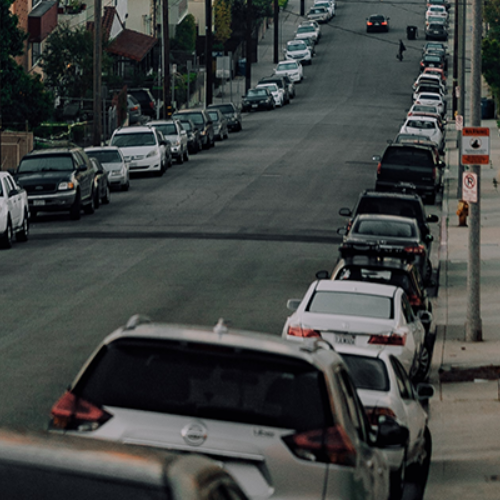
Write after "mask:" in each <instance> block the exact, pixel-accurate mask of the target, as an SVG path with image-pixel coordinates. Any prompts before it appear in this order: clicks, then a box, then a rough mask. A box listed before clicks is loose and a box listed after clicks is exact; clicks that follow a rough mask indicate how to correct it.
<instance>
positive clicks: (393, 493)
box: [389, 450, 406, 500]
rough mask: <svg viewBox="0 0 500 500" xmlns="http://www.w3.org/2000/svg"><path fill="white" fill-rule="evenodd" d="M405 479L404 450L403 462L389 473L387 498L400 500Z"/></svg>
mask: <svg viewBox="0 0 500 500" xmlns="http://www.w3.org/2000/svg"><path fill="white" fill-rule="evenodd" d="M405 480H406V450H405V454H404V459H403V463H402V464H401V467H400V468H399V469H398V470H396V471H391V472H390V473H389V500H401V497H402V496H403V490H404V485H405Z"/></svg>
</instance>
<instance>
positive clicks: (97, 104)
mask: <svg viewBox="0 0 500 500" xmlns="http://www.w3.org/2000/svg"><path fill="white" fill-rule="evenodd" d="M101 17H102V11H101V0H95V1H94V102H93V111H94V119H93V123H92V131H93V133H92V144H93V145H94V146H100V145H101V138H102V21H101Z"/></svg>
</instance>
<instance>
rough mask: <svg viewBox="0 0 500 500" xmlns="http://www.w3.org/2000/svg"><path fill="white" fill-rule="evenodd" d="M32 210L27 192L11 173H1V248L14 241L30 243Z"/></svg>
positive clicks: (7, 246)
mask: <svg viewBox="0 0 500 500" xmlns="http://www.w3.org/2000/svg"><path fill="white" fill-rule="evenodd" d="M29 217H30V210H29V204H28V194H27V193H26V190H25V189H23V188H22V187H20V186H18V184H17V183H16V181H15V180H14V178H13V177H12V175H11V174H10V173H9V172H2V171H0V248H10V247H11V246H12V243H13V241H14V236H15V237H16V239H17V241H28V234H29Z"/></svg>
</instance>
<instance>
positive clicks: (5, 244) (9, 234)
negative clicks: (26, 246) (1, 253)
mask: <svg viewBox="0 0 500 500" xmlns="http://www.w3.org/2000/svg"><path fill="white" fill-rule="evenodd" d="M13 241H14V232H13V229H12V222H11V221H10V217H9V218H8V219H7V227H6V228H5V231H4V232H3V234H2V235H1V236H0V247H1V248H4V249H7V248H11V247H12V242H13Z"/></svg>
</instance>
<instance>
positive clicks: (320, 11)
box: [309, 7, 326, 14]
mask: <svg viewBox="0 0 500 500" xmlns="http://www.w3.org/2000/svg"><path fill="white" fill-rule="evenodd" d="M325 11H326V9H325V8H324V7H316V8H313V9H311V10H310V11H309V13H310V14H324V13H325Z"/></svg>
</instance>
